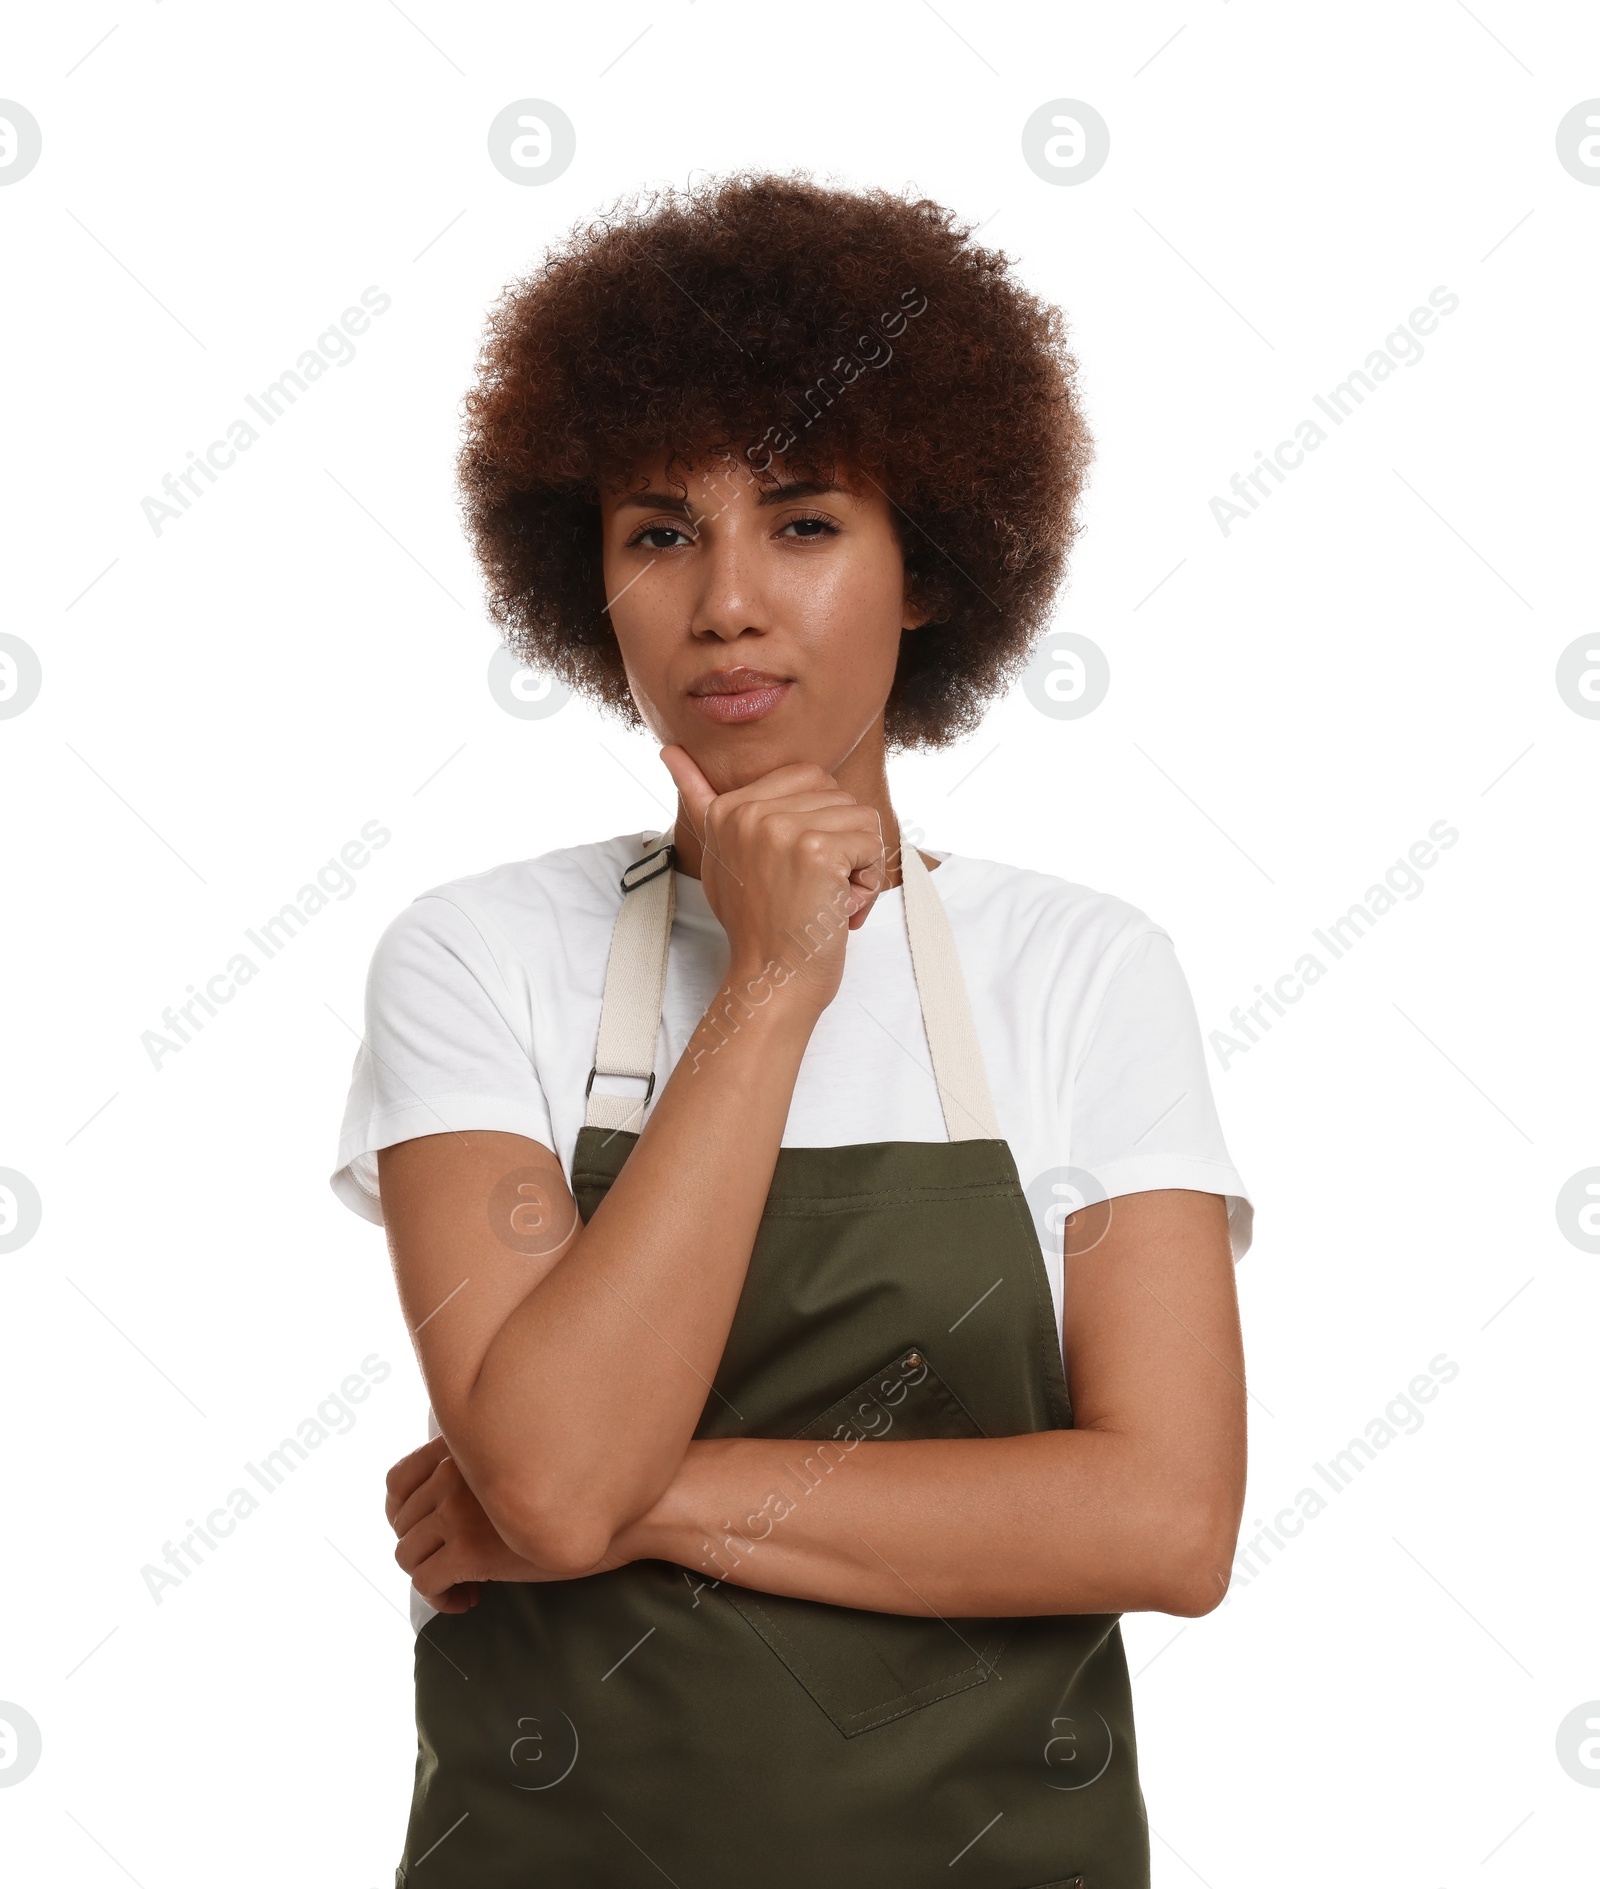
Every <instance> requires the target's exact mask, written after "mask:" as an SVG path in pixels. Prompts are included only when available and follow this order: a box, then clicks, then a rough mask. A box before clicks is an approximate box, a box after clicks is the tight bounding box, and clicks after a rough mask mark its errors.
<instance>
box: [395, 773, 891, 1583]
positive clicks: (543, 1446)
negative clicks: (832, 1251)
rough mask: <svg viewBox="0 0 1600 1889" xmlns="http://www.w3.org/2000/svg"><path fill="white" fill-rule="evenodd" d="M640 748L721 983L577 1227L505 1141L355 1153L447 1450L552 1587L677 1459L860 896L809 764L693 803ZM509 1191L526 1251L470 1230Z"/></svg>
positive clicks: (693, 783)
mask: <svg viewBox="0 0 1600 1889" xmlns="http://www.w3.org/2000/svg"><path fill="white" fill-rule="evenodd" d="M664 757H665V758H667V759H668V760H669V762H671V765H672V772H673V774H674V778H675V779H677V780H678V783H679V786H680V789H681V790H682V791H683V792H684V796H685V801H686V803H687V805H688V806H689V809H690V812H691V814H692V815H693V817H694V819H695V825H696V829H697V830H698V831H701V832H704V833H705V834H706V836H707V839H706V857H705V859H704V861H703V862H702V871H703V882H704V884H705V887H706V896H707V898H708V900H710V901H711V903H712V906H713V909H714V910H716V911H717V912H718V916H719V917H720V918H721V919H722V922H723V925H724V928H725V929H726V930H727V932H728V937H729V972H728V979H727V982H726V983H725V984H724V986H723V989H722V991H721V992H720V993H719V995H718V997H717V998H716V999H715V1000H714V1001H713V1003H712V1005H711V1006H710V1008H709V1009H708V1010H707V1012H706V1014H705V1016H704V1017H703V1018H702V1020H701V1022H700V1024H699V1026H698V1027H697V1028H696V1030H695V1032H694V1035H693V1036H692V1037H691V1039H690V1042H689V1044H688V1047H687V1049H686V1051H685V1053H684V1055H683V1057H682V1059H681V1060H680V1062H679V1063H678V1066H677V1068H676V1069H675V1070H674V1071H673V1073H672V1076H671V1078H670V1079H669V1080H668V1082H667V1083H666V1085H665V1087H664V1088H663V1090H662V1092H661V1094H660V1096H659V1097H658V1099H657V1101H656V1104H655V1107H654V1108H653V1109H652V1111H651V1113H650V1117H649V1119H648V1120H647V1121H646V1123H645V1124H644V1128H643V1131H642V1132H641V1134H640V1136H639V1140H638V1143H637V1145H636V1146H635V1147H634V1149H633V1150H632V1152H631V1153H630V1154H629V1156H628V1159H627V1161H626V1162H625V1163H624V1164H623V1166H622V1171H621V1173H620V1175H619V1177H618V1178H617V1180H616V1181H615V1182H614V1183H613V1184H612V1186H611V1189H610V1191H609V1192H608V1194H607V1196H606V1198H605V1200H604V1201H603V1202H602V1203H601V1205H600V1207H599V1208H598V1210H597V1211H596V1212H595V1214H594V1215H593V1217H592V1219H591V1220H590V1222H589V1224H588V1225H587V1226H583V1227H580V1226H579V1225H578V1223H577V1212H576V1209H575V1207H574V1205H573V1201H572V1196H571V1194H570V1192H569V1191H568V1188H567V1184H566V1180H565V1177H564V1176H563V1174H562V1171H561V1166H560V1163H559V1162H558V1160H557V1159H556V1156H555V1155H554V1154H553V1153H552V1152H551V1151H550V1150H549V1149H547V1148H544V1147H542V1146H541V1145H540V1144H539V1143H537V1142H534V1141H530V1140H528V1139H526V1138H524V1137H522V1136H518V1135H510V1134H501V1133H490V1132H486V1131H485V1132H476V1133H470V1134H445V1135H427V1136H422V1137H419V1138H417V1139H415V1140H411V1141H406V1142H402V1143H400V1144H398V1145H397V1146H394V1147H391V1148H388V1149H385V1150H383V1151H382V1152H381V1153H380V1155H379V1158H378V1176H379V1187H380V1192H381V1197H382V1201H383V1209H384V1219H385V1224H386V1226H387V1228H388V1232H389V1243H390V1252H391V1255H392V1258H393V1262H394V1269H395V1277H396V1282H397V1284H398V1287H399V1292H400V1299H401V1304H402V1307H403V1309H404V1312H405V1315H406V1320H407V1323H408V1324H409V1325H410V1327H411V1329H412V1332H413V1335H414V1342H415V1344H416V1347H417V1353H418V1358H419V1362H420V1364H421V1366H422V1372H423V1376H424V1378H425V1380H426V1382H427V1385H428V1391H429V1395H430V1397H431V1399H432V1402H433V1407H434V1411H435V1414H436V1415H437V1417H438V1420H439V1427H440V1430H441V1431H442V1432H443V1434H444V1435H445V1437H447V1438H448V1439H449V1447H450V1454H451V1456H452V1457H453V1459H454V1461H455V1463H456V1464H457V1465H458V1466H459V1468H460V1471H461V1473H462V1474H463V1475H464V1476H465V1478H466V1481H467V1483H468V1484H469V1485H470V1487H471V1488H472V1490H473V1491H474V1492H475V1493H476V1495H477V1497H478V1498H479V1500H480V1501H481V1502H482V1505H483V1507H484V1509H485V1510H486V1511H487V1513H488V1515H489V1517H490V1518H491V1519H492V1521H493V1523H494V1525H495V1527H496V1529H497V1530H498V1532H499V1534H500V1535H501V1537H502V1538H503V1539H504V1540H505V1541H506V1542H507V1544H508V1545H509V1546H510V1547H511V1548H512V1549H513V1550H514V1551H515V1552H516V1553H517V1554H518V1555H520V1556H522V1557H525V1558H526V1559H527V1560H529V1561H530V1562H534V1563H537V1564H539V1565H540V1566H541V1567H544V1568H546V1569H548V1570H550V1571H551V1572H553V1573H561V1572H567V1573H572V1574H576V1573H580V1572H584V1571H587V1570H588V1569H590V1568H592V1567H594V1566H595V1565H596V1564H597V1563H599V1562H600V1561H601V1560H602V1559H603V1557H604V1556H605V1555H606V1554H607V1552H608V1551H609V1548H610V1544H611V1541H612V1537H613V1536H614V1535H615V1534H616V1532H617V1531H618V1530H619V1529H620V1528H622V1527H624V1526H625V1525H626V1524H627V1523H629V1522H631V1521H633V1520H634V1519H636V1518H637V1517H638V1516H640V1515H642V1514H643V1513H645V1511H646V1510H648V1509H649V1508H650V1507H651V1506H652V1505H653V1504H654V1503H655V1501H656V1500H657V1498H658V1497H659V1496H660V1495H661V1493H662V1491H663V1490H664V1489H665V1488H666V1487H667V1485H668V1483H669V1482H670V1481H671V1479H672V1477H673V1475H674V1474H675V1472H676V1471H677V1469H678V1466H679V1464H680V1462H681V1461H682V1458H683V1453H684V1450H685V1448H686V1446H687V1444H688V1442H689V1439H690V1437H691V1436H692V1435H693V1433H694V1429H695V1426H696V1424H697V1423H698V1421H699V1419H700V1414H701V1411H702V1409H703V1408H704V1405H705V1401H706V1397H707V1394H708V1392H709V1390H710V1387H711V1381H712V1379H713V1377H714V1376H715V1374H716V1370H717V1366H718V1363H719V1361H720V1359H721V1357H722V1353H723V1348H724V1346H725V1344H726V1341H727V1336H728V1329H729V1326H730V1324H731V1322H732V1319H733V1313H734V1309H735V1307H736V1305H737V1304H738V1299H739V1293H740V1289H741V1287H742V1286H743V1283H744V1277H745V1271H746V1267H747V1265H748V1262H749V1256H750V1251H751V1247H752V1245H753V1244H754V1241H755V1236H756V1230H757V1227H758V1225H759V1222H760V1218H761V1213H762V1209H763V1206H764V1204H765V1201H766V1195H767V1189H768V1187H769V1185H770V1183H771V1180H772V1172H773V1167H774V1165H775V1163H776V1160H777V1152H778V1146H779V1143H780V1141H781V1139H782V1135H783V1127H784V1123H785V1121H786V1119H787V1117H788V1112H789V1104H790V1100H791V1097H792V1095H793V1090H794V1083H795V1078H796V1076H797V1074H798V1072H799V1068H800V1062H801V1058H802V1057H803V1055H804V1053H805V1048H806V1044H807V1042H808V1041H809V1039H810V1035H811V1031H812V1028H813V1027H814V1025H815V1022H816V1019H817V1017H818V1016H819V1015H820V1014H821V1011H822V1009H823V1008H824V1007H825V1006H826V1004H827V1003H828V1002H829V1001H831V999H832V996H833V994H834V992H835V991H836V990H837V988H838V982H839V976H840V973H841V971H842V969H843V963H844V954H845V944H846V938H847V932H848V927H849V925H850V923H851V921H852V920H854V921H855V922H857V923H859V920H860V918H861V917H862V916H864V915H865V912H866V910H867V908H868V907H869V906H870V904H871V902H872V898H873V896H874V894H875V892H876V890H877V889H878V888H879V887H880V886H881V884H882V872H883V837H882V833H881V830H880V827H879V822H878V816H877V814H876V812H875V811H874V810H873V809H872V808H870V807H867V806H863V805H860V804H858V803H857V802H856V801H855V800H854V798H853V797H852V796H851V795H849V794H847V793H845V792H843V791H842V790H841V789H840V788H838V787H837V785H836V784H835V783H834V782H833V781H832V779H831V777H830V776H828V775H827V774H825V773H823V771H822V770H821V769H820V768H815V767H809V766H804V767H801V766H796V767H786V768H780V769H778V770H776V771H774V772H773V773H771V774H768V775H765V776H763V777H762V778H761V779H760V780H757V781H755V782H753V783H751V784H750V785H749V786H748V787H744V788H740V789H738V790H736V791H734V792H731V793H728V794H724V795H721V796H713V794H712V792H711V789H710V787H709V786H708V785H707V784H706V782H705V780H704V777H703V776H702V775H701V774H700V773H699V771H698V769H696V768H695V766H694V763H693V762H692V761H690V760H689V759H688V756H687V755H686V754H684V753H683V751H682V750H680V749H673V748H668V749H666V750H664ZM808 928H809V931H808ZM799 938H806V939H807V943H806V945H805V948H804V950H803V952H802V950H801V949H800V948H798V947H797V945H796V942H795V940H796V939H799ZM752 994H753V1001H752ZM518 1178H520V1179H521V1180H522V1181H523V1182H525V1183H531V1184H532V1186H533V1187H534V1188H535V1189H536V1190H537V1195H538V1196H542V1197H543V1199H542V1205H543V1207H544V1209H545V1214H544V1218H545V1224H546V1225H548V1226H550V1227H551V1228H552V1237H551V1242H550V1250H549V1251H547V1252H544V1253H540V1254H538V1255H535V1256H529V1255H527V1254H525V1253H522V1252H519V1251H517V1250H515V1249H514V1248H513V1246H512V1245H511V1244H510V1243H508V1242H507V1241H506V1240H503V1239H502V1238H501V1237H500V1236H499V1233H498V1232H497V1231H496V1228H495V1226H494V1224H493V1215H494V1212H495V1201H496V1197H497V1196H496V1189H497V1187H498V1186H500V1185H501V1184H502V1183H507V1182H510V1183H512V1185H513V1186H514V1185H515V1183H516V1180H517V1179H518ZM526 1198H527V1195H526V1194H524V1195H523V1196H522V1199H524V1200H525V1199H526ZM519 1204H520V1202H519ZM501 1218H502V1220H504V1221H508V1220H509V1213H507V1212H505V1211H504V1210H502V1212H501Z"/></svg>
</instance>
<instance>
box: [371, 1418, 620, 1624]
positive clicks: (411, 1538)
mask: <svg viewBox="0 0 1600 1889" xmlns="http://www.w3.org/2000/svg"><path fill="white" fill-rule="evenodd" d="M384 1511H385V1513H386V1514H387V1516H388V1518H389V1524H390V1526H391V1527H392V1528H393V1529H394V1532H395V1534H396V1535H398V1536H399V1538H400V1543H399V1546H398V1547H397V1548H396V1549H395V1551H394V1558H395V1560H396V1561H397V1562H399V1564H400V1566H401V1567H403V1568H404V1569H405V1571H406V1573H407V1574H409V1575H410V1576H411V1585H412V1586H413V1587H414V1588H415V1589H416V1590H417V1592H418V1593H419V1594H420V1595H421V1596H422V1597H423V1599H424V1600H425V1601H427V1603H428V1604H429V1606H431V1607H435V1608H437V1609H438V1611H439V1612H440V1613H446V1614H459V1613H465V1612H466V1611H467V1610H468V1609H469V1608H471V1607H475V1606H476V1605H477V1604H478V1601H479V1600H480V1599H481V1598H482V1593H481V1584H482V1583H483V1582H484V1581H554V1580H564V1579H567V1578H569V1577H568V1576H565V1575H557V1574H552V1573H551V1572H550V1571H549V1570H548V1569H545V1568H541V1567H538V1566H536V1565H535V1564H534V1563H533V1562H531V1561H524V1560H523V1559H522V1557H521V1556H520V1555H518V1554H516V1553H514V1552H513V1551H512V1550H511V1549H510V1548H508V1547H507V1546H506V1544H505V1543H504V1542H503V1541H502V1540H501V1539H500V1536H499V1534H498V1533H497V1532H496V1530H495V1526H494V1523H493V1522H491V1521H490V1520H489V1517H488V1516H487V1515H486V1514H485V1513H484V1509H483V1504H482V1503H481V1502H479V1500H478V1498H477V1497H476V1496H475V1495H474V1494H473V1493H472V1490H471V1489H470V1488H468V1486H467V1482H466V1478H465V1477H464V1476H463V1475H462V1474H461V1471H460V1470H459V1469H458V1468H457V1466H456V1462H455V1458H454V1457H453V1456H452V1455H451V1454H450V1446H449V1444H448V1443H447V1442H446V1441H445V1439H444V1438H443V1437H442V1436H436V1437H435V1438H434V1439H433V1440H432V1442H430V1443H424V1444H423V1446H422V1448H421V1449H418V1450H413V1451H412V1452H411V1454H410V1455H409V1456H402V1457H401V1459H400V1461H399V1462H397V1463H396V1464H395V1466H394V1468H393V1469H391V1470H390V1471H389V1477H388V1499H387V1501H386V1502H385V1504H384ZM632 1559H633V1556H631V1555H628V1554H623V1553H618V1552H616V1550H615V1548H614V1549H613V1551H612V1552H611V1553H610V1554H608V1555H607V1556H606V1557H605V1558H604V1559H603V1560H601V1561H599V1562H597V1563H596V1565H595V1566H594V1567H592V1568H589V1569H587V1570H586V1572H587V1573H590V1574H603V1573H605V1572H607V1571H608V1570H609V1569H611V1568H620V1567H624V1566H626V1565H627V1563H628V1562H629V1561H630V1560H632Z"/></svg>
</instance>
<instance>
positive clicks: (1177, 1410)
mask: <svg viewBox="0 0 1600 1889" xmlns="http://www.w3.org/2000/svg"><path fill="white" fill-rule="evenodd" d="M1097 1235H1101V1237H1097ZM1074 1246H1076V1247H1077V1248H1078V1249H1079V1250H1078V1251H1076V1252H1074V1251H1072V1248H1073V1247H1074ZM1085 1248H1087V1250H1084V1249H1085ZM1068 1249H1069V1250H1068V1257H1067V1275H1066V1279H1067V1290H1066V1334H1067V1365H1068V1372H1069V1380H1070V1383H1071V1386H1072V1393H1073V1404H1074V1417H1075V1420H1076V1424H1077V1427H1076V1428H1075V1429H1072V1430H1058V1431H1047V1432H1044V1433H1042V1434H1039V1435H1035V1436H1018V1437H1004V1438H996V1439H993V1440H991V1439H981V1440H978V1439H974V1440H970V1441H969V1440H959V1441H914V1440H907V1441H904V1442H895V1441H892V1440H886V1441H882V1442H873V1441H865V1442H861V1443H858V1444H857V1445H856V1447H855V1448H854V1449H844V1448H841V1447H840V1446H837V1445H836V1446H835V1447H834V1448H833V1449H832V1450H831V1451H825V1450H823V1449H821V1448H820V1447H819V1446H817V1445H815V1444H806V1445H802V1444H796V1443H791V1442H776V1441H774V1442H768V1441H757V1440H754V1439H751V1440H738V1441H732V1442H700V1443H691V1444H690V1446H689V1449H688V1453H687V1456H686V1458H685V1461H684V1465H683V1468H682V1470H681V1471H680V1473H679V1475H678V1476H677V1477H676V1478H675V1479H674V1481H673V1483H672V1484H671V1486H670V1487H669V1488H668V1490H667V1491H666V1493H665V1494H664V1496H663V1497H662V1499H661V1501H660V1502H659V1503H658V1504H657V1505H656V1506H655V1508H654V1509H653V1510H652V1511H651V1512H650V1513H649V1514H648V1515H646V1516H645V1517H643V1518H642V1519H641V1521H640V1522H639V1523H638V1524H637V1525H636V1526H635V1527H634V1528H632V1529H628V1530H624V1531H623V1532H622V1534H621V1536H620V1537H619V1539H618V1541H617V1543H616V1544H615V1545H616V1548H617V1550H618V1551H620V1552H622V1553H625V1554H627V1555H629V1556H630V1557H642V1556H650V1557H653V1558H659V1559H662V1560H668V1561H676V1562H678V1563H680V1564H681V1565H683V1566H685V1567H689V1568H698V1569H701V1570H702V1571H703V1573H704V1576H705V1578H706V1579H707V1580H719V1579H727V1580H729V1581H731V1582H732V1583H734V1584H735V1585H737V1586H741V1587H750V1588H758V1589H761V1590H764V1591H766V1592H769V1593H777V1594H794V1595H799V1596H801V1597H803V1598H806V1599H811V1600H825V1601H832V1602H835V1603H838V1604H842V1605H846V1606H852V1607H867V1608H872V1609H874V1610H876V1611H879V1612H885V1613H907V1614H938V1615H944V1616H960V1615H963V1614H975V1615H976V1614H1033V1613H1120V1612H1124V1611H1133V1610H1139V1609H1156V1610H1159V1611H1161V1612H1164V1613H1175V1614H1201V1613H1205V1612H1207V1611H1209V1610H1210V1609H1211V1608H1213V1607H1215V1606H1216V1605H1217V1603H1218V1602H1219V1601H1220V1600H1221V1599H1222V1597H1223V1594H1224V1593H1225V1592H1226V1591H1227V1585H1228V1573H1229V1569H1230V1566H1231V1564H1232V1561H1233V1554H1234V1546H1235V1542H1236V1540H1237V1536H1238V1529H1239V1518H1240V1513H1241V1510H1242V1507H1243V1503H1244V1479H1245V1387H1244V1367H1243V1357H1242V1351H1241V1345H1240V1336H1239V1318H1238V1308H1237V1302H1236V1299H1235V1293H1234V1280H1233V1260H1232V1256H1231V1253H1230V1250H1229V1244H1228V1232H1227V1214H1226V1208H1225V1205H1224V1202H1223V1200H1222V1198H1221V1196H1220V1195H1216V1194H1201V1193H1191V1192H1188V1191H1180V1190H1176V1189H1172V1190H1164V1191H1161V1192H1155V1193H1148V1194H1130V1195H1126V1196H1123V1197H1122V1198H1119V1199H1117V1200H1116V1201H1114V1202H1110V1203H1105V1204H1103V1205H1101V1206H1099V1207H1095V1208H1088V1209H1085V1210H1084V1211H1082V1212H1080V1213H1079V1214H1077V1215H1075V1216H1074V1217H1073V1222H1072V1224H1071V1227H1070V1229H1069V1237H1068ZM808 1489H809V1493H807V1492H806V1491H807V1490H808Z"/></svg>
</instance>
